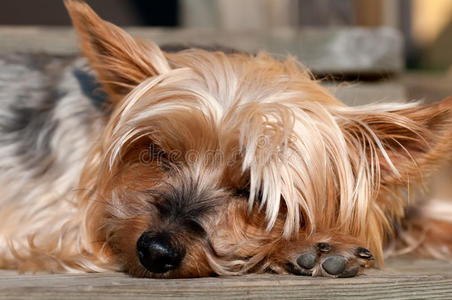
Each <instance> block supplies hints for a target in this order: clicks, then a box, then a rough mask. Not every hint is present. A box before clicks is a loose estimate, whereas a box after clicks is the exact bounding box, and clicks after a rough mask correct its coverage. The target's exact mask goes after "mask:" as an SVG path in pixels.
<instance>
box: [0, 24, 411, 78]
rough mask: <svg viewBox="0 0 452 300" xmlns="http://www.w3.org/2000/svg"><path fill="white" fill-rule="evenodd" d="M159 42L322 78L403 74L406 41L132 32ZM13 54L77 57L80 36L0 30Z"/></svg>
mask: <svg viewBox="0 0 452 300" xmlns="http://www.w3.org/2000/svg"><path fill="white" fill-rule="evenodd" d="M126 30H127V31H129V32H130V33H131V34H132V35H134V36H138V37H142V38H147V39H152V40H154V41H155V42H156V43H158V44H174V43H177V44H192V45H193V44H195V45H203V46H212V45H222V46H227V47H231V48H236V49H239V50H244V51H250V52H255V51H258V50H266V51H268V52H270V53H273V54H276V55H283V56H284V55H287V54H288V53H291V54H293V55H296V56H298V58H299V59H300V60H301V61H302V62H303V63H304V64H306V65H307V66H308V67H309V68H311V70H313V71H314V72H316V73H321V74H333V73H334V74H355V73H363V74H385V73H391V74H395V73H400V72H401V71H402V70H403V63H404V62H403V51H402V49H403V46H402V45H403V40H402V37H401V35H400V33H399V32H397V31H396V30H393V29H390V28H376V29H371V28H328V29H316V28H308V29H301V30H296V29H291V28H281V29H275V30H261V31H246V32H242V31H240V32H237V31H232V32H231V31H218V30H215V29H163V28H143V27H134V28H127V29H126ZM11 51H25V52H39V51H41V52H46V53H50V54H74V53H77V52H78V47H77V43H76V37H75V34H74V32H73V31H72V29H71V28H69V27H32V26H23V27H11V26H0V53H5V52H11Z"/></svg>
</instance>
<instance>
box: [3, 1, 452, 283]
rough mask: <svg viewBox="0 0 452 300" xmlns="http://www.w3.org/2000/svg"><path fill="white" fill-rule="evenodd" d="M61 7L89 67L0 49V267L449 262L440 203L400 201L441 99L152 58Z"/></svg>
mask: <svg viewBox="0 0 452 300" xmlns="http://www.w3.org/2000/svg"><path fill="white" fill-rule="evenodd" d="M66 4H67V6H68V9H69V12H70V14H71V17H72V19H73V21H74V25H75V27H76V29H77V31H78V33H79V34H80V37H81V46H82V50H83V52H84V54H85V55H86V56H87V58H88V61H89V63H90V65H91V66H92V67H93V69H94V70H95V71H91V69H90V68H89V67H88V65H87V63H85V61H84V60H72V59H65V58H56V59H55V58H53V59H52V60H47V58H45V57H43V58H41V60H40V61H38V62H33V63H30V64H26V65H28V66H29V67H27V68H25V67H24V62H23V60H24V59H27V58H26V57H25V56H11V57H5V58H3V60H2V61H0V63H1V64H2V69H3V70H6V72H5V71H3V72H2V73H4V74H7V76H8V77H7V78H6V79H5V78H4V79H3V80H2V81H0V101H1V104H2V111H1V118H0V130H1V134H0V141H1V142H0V153H2V156H1V159H0V168H1V170H2V174H1V176H0V183H1V184H2V186H3V192H2V195H1V196H0V225H1V226H0V267H3V268H14V269H16V268H17V269H21V270H23V271H40V270H46V271H64V270H65V271H103V270H122V271H126V272H129V273H131V274H134V275H137V276H154V277H187V276H207V275H211V274H243V273H247V272H276V273H287V272H290V273H294V274H303V275H316V276H317V275H322V276H336V277H344V276H354V275H356V274H357V273H358V272H359V271H360V270H361V269H362V268H364V267H367V266H369V265H370V263H371V261H372V260H373V259H374V258H376V259H377V261H378V262H379V263H380V264H381V263H382V259H383V247H384V246H388V245H392V251H394V250H400V249H402V248H404V249H409V250H410V251H417V252H418V253H422V254H427V255H430V256H436V257H441V258H450V257H451V251H452V240H451V238H450V236H449V232H450V230H451V229H452V222H451V217H449V214H448V212H451V214H450V216H452V209H450V205H449V204H447V203H441V205H442V206H441V207H443V208H444V209H443V211H445V212H446V214H445V215H446V217H444V216H436V215H435V213H434V210H433V209H431V208H432V207H433V206H432V205H430V204H424V205H425V207H427V208H426V209H424V210H420V209H419V208H415V214H411V216H414V217H411V219H407V218H405V219H404V211H405V209H406V207H407V205H408V200H409V198H412V197H410V194H409V193H407V192H406V191H409V190H407V186H408V185H409V186H410V188H412V187H413V185H416V183H418V182H419V181H420V179H421V177H423V176H424V175H425V174H427V173H431V172H432V171H433V170H434V169H435V168H436V167H437V166H438V165H440V164H441V163H443V162H445V161H447V160H448V156H449V155H450V150H451V149H452V148H451V146H452V145H451V144H452V141H451V137H452V103H451V102H452V101H450V100H445V101H443V102H441V103H438V104H435V105H430V106H422V105H419V104H417V103H411V104H379V105H371V106H365V107H355V108H350V107H346V106H344V105H343V104H342V103H341V102H339V101H338V100H336V99H335V98H334V97H333V96H332V95H331V94H329V92H328V91H326V90H325V89H324V88H322V87H321V86H320V85H319V84H318V83H317V82H315V81H314V80H312V79H311V76H310V74H309V72H308V71H307V70H306V69H305V68H303V67H301V66H300V65H299V64H298V63H297V62H296V61H295V60H294V59H292V58H289V59H287V60H286V61H277V60H275V59H273V58H271V57H269V56H267V55H265V54H262V53H261V54H257V55H248V54H237V53H231V54H225V53H223V52H208V51H204V50H200V49H188V50H183V51H180V52H177V53H167V52H163V51H162V50H161V49H160V48H158V47H157V46H156V45H154V44H153V43H152V42H149V41H142V40H135V39H133V38H131V37H130V36H128V35H127V34H126V33H125V32H123V31H122V30H120V29H119V28H117V27H115V26H113V25H112V24H109V23H106V22H104V21H102V20H100V19H99V18H98V17H97V15H95V14H94V13H93V12H92V11H91V10H90V9H89V8H88V7H87V6H86V5H85V4H83V3H80V2H76V1H69V2H67V3H66ZM30 66H31V67H30ZM94 74H95V76H96V77H97V79H98V80H99V81H100V82H102V83H103V89H104V90H105V91H106V94H104V93H103V92H100V91H99V90H98V89H96V85H95V84H94V83H93V81H92V80H91V76H93V75H94ZM435 205H436V204H435ZM394 224H397V226H395V230H394ZM426 232H428V233H429V234H428V236H427V238H426V237H425V233H426ZM413 239H415V241H413ZM363 247H366V248H369V249H370V251H369V250H367V249H366V248H363ZM410 247H411V248H410ZM371 252H372V253H373V255H372V254H371Z"/></svg>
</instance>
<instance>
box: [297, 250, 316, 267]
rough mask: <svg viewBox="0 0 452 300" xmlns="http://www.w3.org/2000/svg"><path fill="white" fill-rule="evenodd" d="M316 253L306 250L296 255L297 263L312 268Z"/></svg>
mask: <svg viewBox="0 0 452 300" xmlns="http://www.w3.org/2000/svg"><path fill="white" fill-rule="evenodd" d="M316 257H317V256H316V254H315V253H314V252H306V253H303V254H301V255H300V256H298V258H297V264H298V265H299V266H300V267H302V268H304V269H308V270H309V269H312V268H314V266H315V261H316Z"/></svg>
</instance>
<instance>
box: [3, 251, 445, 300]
mask: <svg viewBox="0 0 452 300" xmlns="http://www.w3.org/2000/svg"><path fill="white" fill-rule="evenodd" d="M182 298H183V299H215V300H218V299H289V298H296V299H317V300H318V299H351V298H359V299H384V298H390V299H452V263H450V262H441V261H433V260H411V259H398V260H390V261H389V262H388V264H387V266H386V268H385V270H383V271H382V270H368V271H367V272H366V274H365V275H361V276H359V277H356V278H343V279H331V278H311V277H297V276H289V275H247V276H242V277H218V278H199V279H172V280H165V279H137V278H130V277H128V276H126V275H124V274H120V273H107V274H95V273H92V274H63V275H61V274H60V275H43V274H41V275H17V274H15V273H14V272H10V271H0V299H108V300H111V299H182Z"/></svg>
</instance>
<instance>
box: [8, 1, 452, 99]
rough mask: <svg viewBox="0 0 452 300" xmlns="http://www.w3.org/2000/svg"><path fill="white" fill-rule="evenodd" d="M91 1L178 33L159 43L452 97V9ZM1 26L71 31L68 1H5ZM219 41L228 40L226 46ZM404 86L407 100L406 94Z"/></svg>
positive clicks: (390, 4) (123, 20)
mask: <svg viewBox="0 0 452 300" xmlns="http://www.w3.org/2000/svg"><path fill="white" fill-rule="evenodd" d="M86 2H87V3H89V4H90V5H91V6H92V8H93V9H94V10H95V11H96V12H97V13H98V14H99V15H100V16H101V17H102V18H104V19H106V20H109V21H111V22H112V23H115V24H117V25H119V26H126V27H127V26H133V27H136V26H146V27H155V28H166V29H171V30H169V31H162V32H163V33H164V34H161V35H156V34H151V35H150V37H151V38H153V39H156V40H157V41H158V42H159V41H163V42H167V41H169V42H174V40H176V41H177V40H178V39H179V40H183V42H186V40H189V41H190V40H194V41H196V42H198V43H199V42H200V41H201V43H202V44H208V43H210V42H212V43H215V44H218V43H221V44H226V45H223V46H233V47H238V48H243V50H247V51H254V50H256V51H257V50H258V49H260V48H264V49H267V50H269V51H270V52H272V53H276V54H277V53H281V54H284V53H287V52H291V53H293V54H295V55H297V56H299V58H300V59H301V60H302V61H303V62H304V63H306V64H307V65H308V66H309V67H310V68H312V69H313V70H314V73H316V74H317V75H318V76H319V77H322V76H323V77H324V76H327V78H334V79H335V80H339V81H349V80H351V81H352V82H355V81H365V82H367V81H374V82H377V81H381V80H384V81H386V82H391V83H397V86H396V85H392V86H389V88H395V89H393V90H391V91H390V92H389V94H384V93H383V94H382V95H381V96H383V97H385V95H386V96H387V95H389V96H390V97H403V96H402V94H403V95H404V96H406V97H408V98H413V97H414V98H427V99H434V100H436V99H437V98H440V97H445V96H448V95H452V68H451V66H452V0H161V1H151V0H87V1H86ZM0 25H12V26H22V25H41V26H44V25H45V26H62V25H70V21H69V18H68V16H67V13H66V11H65V9H64V6H63V3H62V1H61V0H34V1H30V0H14V1H2V9H1V10H0ZM178 30H179V31H178ZM180 30H182V31H180ZM183 30H185V31H183ZM187 30H188V31H187ZM205 30H208V32H210V34H206V31H205ZM178 32H179V33H178ZM181 32H182V33H184V34H181ZM216 32H222V33H225V32H228V33H229V34H222V35H221V34H220V35H218V37H217V34H216ZM145 35H146V34H145ZM4 36H5V35H4ZM168 36H169V37H170V38H168ZM1 37H2V35H0V38H1ZM171 37H173V38H171ZM219 37H220V38H219ZM228 44H230V45H228ZM363 65H365V67H363ZM338 74H339V75H340V74H342V77H340V76H339V77H337V75H338ZM328 76H331V77H328ZM401 86H403V91H401V90H400V89H399V90H398V91H397V87H399V88H400V87H401ZM382 90H384V89H382ZM344 97H347V96H344ZM375 98H377V97H375ZM380 98H381V97H380Z"/></svg>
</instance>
